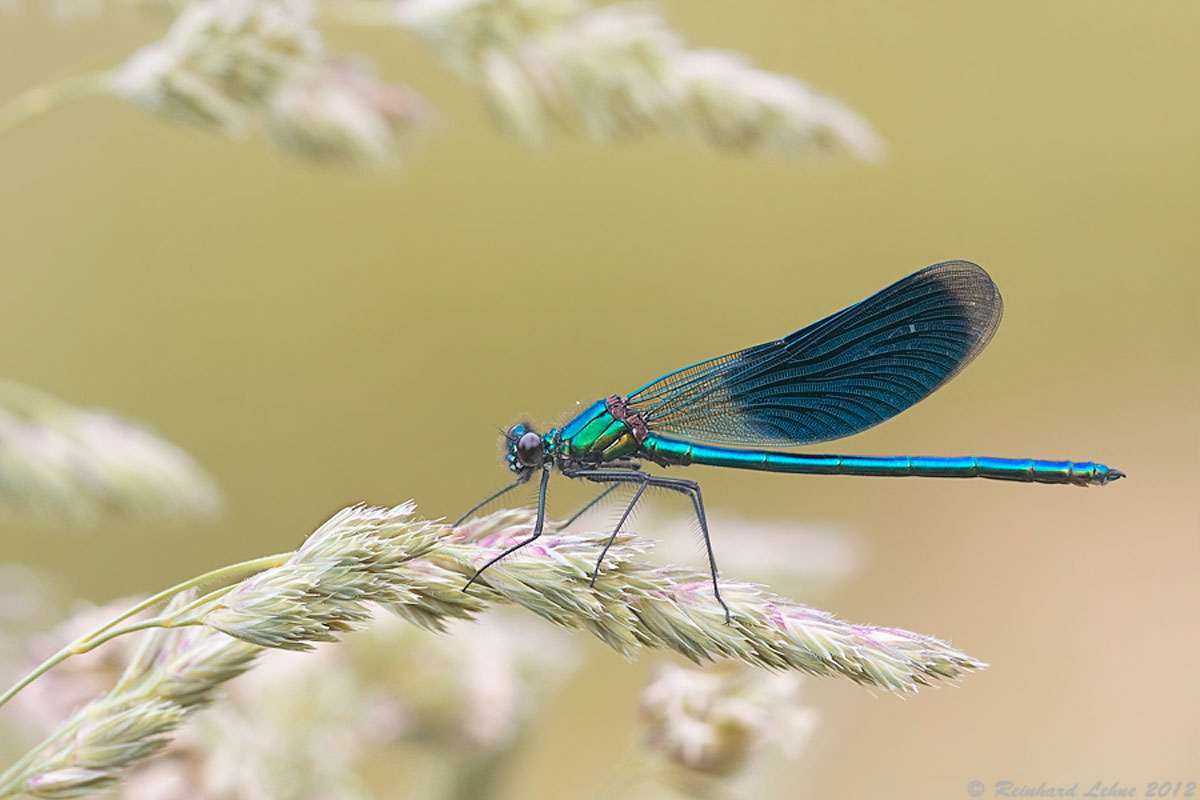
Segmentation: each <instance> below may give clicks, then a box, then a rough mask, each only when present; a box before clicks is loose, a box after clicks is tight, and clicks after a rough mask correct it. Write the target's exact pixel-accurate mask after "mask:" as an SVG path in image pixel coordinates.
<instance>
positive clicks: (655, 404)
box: [629, 261, 1004, 446]
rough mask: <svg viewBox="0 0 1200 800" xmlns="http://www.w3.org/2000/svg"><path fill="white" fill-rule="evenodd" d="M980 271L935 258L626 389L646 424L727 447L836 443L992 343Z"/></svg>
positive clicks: (988, 283)
mask: <svg viewBox="0 0 1200 800" xmlns="http://www.w3.org/2000/svg"><path fill="white" fill-rule="evenodd" d="M1003 308H1004V305H1003V302H1002V300H1001V298H1000V291H999V290H998V289H997V288H996V284H995V283H993V282H992V279H991V278H990V277H989V276H988V274H987V273H986V272H985V271H984V270H983V268H982V267H980V266H978V265H976V264H972V263H970V262H968V261H947V262H944V263H941V264H934V265H933V266H930V267H926V268H925V269H922V270H920V271H919V272H915V273H913V274H912V275H909V276H908V277H907V278H903V279H902V280H899V281H897V282H896V283H894V284H892V285H891V286H889V287H887V288H886V289H883V290H882V291H880V292H878V293H876V294H874V295H872V296H871V297H868V298H867V299H865V300H863V301H861V302H859V303H855V304H854V305H852V306H850V307H849V308H846V309H843V310H841V311H839V312H837V313H836V314H833V315H831V316H829V317H826V318H825V319H823V320H821V321H819V322H815V323H813V324H812V325H809V326H808V327H806V328H802V329H800V330H798V331H796V332H795V333H793V334H791V335H790V336H786V337H784V338H782V339H778V340H776V341H773V342H767V343H765V344H760V345H756V346H754V347H749V348H747V349H745V350H739V351H738V352H736V353H729V354H728V355H724V356H719V357H717V358H713V359H709V360H707V361H701V362H699V363H697V364H693V365H691V366H689V367H684V368H683V369H681V370H677V371H676V372H673V373H671V374H669V375H666V376H664V377H662V378H659V379H658V380H656V381H654V382H653V383H650V384H648V385H646V386H644V387H643V388H641V389H639V390H637V391H636V392H634V393H633V394H631V395H629V404H630V406H631V407H632V408H633V409H635V410H637V411H638V412H640V413H641V415H642V418H643V419H645V421H646V423H647V424H648V425H649V426H650V429H651V430H652V431H655V432H657V433H664V434H668V435H674V436H680V437H683V438H687V439H695V440H697V441H707V442H714V443H722V444H736V445H751V446H756V445H802V444H812V443H814V442H823V441H828V440H830V439H840V438H842V437H845V436H850V435H852V434H855V433H858V432H860V431H864V430H866V429H867V428H870V427H873V426H875V425H878V424H879V423H881V422H883V421H885V420H887V419H890V418H891V417H894V416H895V415H897V414H899V413H900V412H901V411H903V410H904V409H906V408H908V407H910V406H912V405H914V404H916V403H918V402H920V401H921V400H923V399H924V398H925V397H927V396H929V395H930V394H931V393H932V392H933V391H934V390H936V389H937V388H938V387H939V386H941V385H942V384H944V383H945V382H946V381H948V380H950V379H951V378H953V377H954V376H955V375H957V374H958V372H959V371H960V370H961V369H962V368H963V367H965V366H966V365H967V364H969V363H970V362H971V360H972V359H973V358H975V356H977V355H978V354H979V352H980V351H981V350H983V348H984V347H985V346H986V345H987V343H988V341H990V340H991V338H992V334H994V333H995V332H996V327H997V326H998V325H999V324H1000V317H1001V315H1002V313H1003Z"/></svg>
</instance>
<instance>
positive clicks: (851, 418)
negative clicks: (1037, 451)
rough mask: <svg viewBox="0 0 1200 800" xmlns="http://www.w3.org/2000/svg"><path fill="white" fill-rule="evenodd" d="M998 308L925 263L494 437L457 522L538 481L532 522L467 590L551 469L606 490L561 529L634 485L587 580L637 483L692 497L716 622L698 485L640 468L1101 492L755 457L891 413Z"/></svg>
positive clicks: (1008, 462)
mask: <svg viewBox="0 0 1200 800" xmlns="http://www.w3.org/2000/svg"><path fill="white" fill-rule="evenodd" d="M1002 312H1003V303H1002V301H1001V299H1000V292H999V290H998V289H997V288H996V284H995V283H993V282H992V279H991V278H990V277H989V276H988V274H987V273H986V272H985V271H984V270H983V268H981V267H979V266H978V265H976V264H972V263H970V262H967V261H947V262H944V263H941V264H934V265H933V266H930V267H926V268H925V269H922V270H920V271H918V272H915V273H913V274H912V275H909V276H908V277H907V278H904V279H902V280H900V281H897V282H896V283H894V284H892V285H891V286H889V287H887V288H886V289H884V290H882V291H880V292H878V293H876V294H874V295H872V296H870V297H868V298H867V299H865V300H863V301H861V302H859V303H855V304H854V305H852V306H850V307H848V308H845V309H843V310H841V311H839V312H837V313H836V314H832V315H830V316H828V317H826V318H825V319H823V320H821V321H819V322H815V323H813V324H812V325H809V326H808V327H806V328H801V329H800V330H798V331H796V332H795V333H792V334H790V335H788V336H785V337H784V338H782V339H777V340H775V341H773V342H767V343H765V344H760V345H755V346H754V347H748V348H746V349H745V350H739V351H737V352H734V353H729V354H727V355H723V356H718V357H717V358H711V359H708V360H707V361H701V362H698V363H696V364H692V365H691V366H688V367H684V368H682V369H678V370H676V371H674V372H671V373H668V374H666V375H664V376H663V377H661V378H658V379H656V380H654V381H651V382H650V383H648V384H646V385H645V386H643V387H642V388H640V389H637V390H636V391H633V392H631V393H629V394H627V395H619V394H614V395H610V396H609V397H606V398H604V399H603V400H597V401H596V402H595V403H593V404H592V405H590V406H588V407H587V408H586V409H584V410H583V411H582V412H580V413H579V414H577V415H576V416H575V417H574V419H572V420H571V421H570V422H568V423H567V424H566V425H564V426H563V427H562V428H551V429H550V430H548V431H546V432H545V433H538V432H537V431H534V430H533V429H532V428H531V427H530V425H529V424H528V423H523V422H522V423H518V424H516V425H514V426H512V427H511V428H509V429H508V431H507V432H506V433H505V435H504V451H505V459H506V461H507V462H508V467H509V469H510V470H512V472H514V473H515V474H516V480H515V481H514V482H513V483H511V484H509V485H508V486H505V487H504V488H503V489H501V490H500V491H498V492H496V493H494V494H492V495H490V496H489V497H487V498H485V499H484V500H482V501H481V502H479V503H478V504H476V505H475V506H474V507H473V508H471V510H470V511H468V512H467V513H466V514H464V515H463V517H462V519H460V520H459V521H458V522H459V523H461V522H462V521H463V520H465V519H467V518H468V517H470V516H471V515H472V514H474V513H475V512H476V511H478V510H479V509H480V508H482V507H483V506H484V505H486V504H488V503H490V502H491V501H493V500H495V499H496V498H498V497H500V496H501V495H503V494H505V493H506V492H509V491H511V490H512V489H515V488H516V487H518V486H520V485H521V484H523V483H525V482H527V481H528V480H529V479H530V478H531V477H533V476H534V475H540V483H539V486H538V499H537V517H536V521H535V523H534V527H533V531H532V533H531V535H530V536H529V538H527V539H525V540H523V541H520V542H518V543H517V544H515V545H512V546H511V547H509V548H508V549H506V550H504V551H503V552H502V553H500V554H499V555H497V556H496V557H495V558H493V559H491V560H490V561H488V562H487V563H486V564H484V565H483V567H481V568H480V569H479V571H478V572H476V573H475V575H474V576H473V577H472V578H471V580H470V581H468V582H467V586H470V585H471V583H473V582H474V581H475V580H476V578H478V577H479V575H480V574H482V572H483V571H484V570H486V569H487V568H488V567H490V566H491V565H492V564H495V563H496V562H497V561H499V560H500V559H502V558H504V557H505V556H507V555H509V554H511V553H512V552H514V551H515V550H518V549H519V548H521V547H523V546H525V545H527V544H529V543H530V542H532V541H534V540H535V539H537V538H538V537H539V536H541V534H542V530H543V527H544V525H545V519H546V487H547V485H548V484H549V481H550V474H551V473H552V472H553V471H555V470H557V471H558V472H560V473H561V474H563V475H565V476H566V477H568V478H582V479H584V480H588V481H592V482H595V483H599V484H609V485H608V486H607V487H606V488H605V489H604V491H602V492H601V493H600V495H599V496H597V497H596V498H595V499H593V500H592V501H591V502H589V503H588V504H587V505H586V506H584V507H583V508H582V509H580V510H579V512H578V513H576V514H575V515H574V516H572V517H571V518H570V519H568V520H567V521H566V523H565V524H564V527H565V525H569V524H571V522H573V521H574V520H576V519H578V518H579V516H581V515H582V514H583V513H584V512H585V511H587V510H588V509H589V508H591V507H592V506H594V505H595V504H596V503H598V502H599V501H600V500H602V499H603V498H604V497H605V496H607V495H608V494H609V493H611V492H612V491H613V490H614V489H616V488H617V487H618V486H620V485H622V484H631V485H633V486H634V487H635V489H634V493H633V497H632V499H631V500H630V502H629V504H628V505H627V506H626V508H625V510H624V513H623V514H622V515H621V518H620V520H619V521H618V522H617V524H616V527H614V529H613V531H612V535H611V536H610V537H609V539H608V541H607V543H606V544H605V545H604V547H603V549H602V550H601V552H600V554H599V557H598V558H597V560H596V569H595V570H594V571H593V573H592V582H593V583H595V580H596V576H597V575H598V574H599V572H600V566H601V564H602V563H603V561H604V556H605V554H606V553H607V552H608V548H609V546H610V545H611V544H612V543H613V541H614V540H615V538H616V536H617V534H618V533H619V532H620V530H621V526H622V525H624V524H625V521H626V520H627V519H628V518H629V515H630V513H631V512H632V511H633V508H634V506H636V505H637V503H638V501H639V500H640V499H641V498H642V495H643V494H644V493H645V491H646V489H647V488H649V487H651V486H655V487H661V488H664V489H668V490H671V491H674V492H678V493H680V494H683V495H686V496H687V497H688V498H690V500H691V503H692V508H693V510H694V512H695V515H696V519H697V521H698V522H699V523H700V530H701V532H702V533H703V535H704V543H705V546H706V548H707V552H708V563H709V571H710V573H711V575H712V583H713V592H714V593H715V594H716V597H717V601H718V602H719V603H720V604H721V606H722V607H723V608H724V609H725V617H726V620H727V621H728V619H729V608H728V607H727V606H726V605H725V602H724V601H723V600H722V599H721V589H720V586H719V585H718V583H717V565H716V559H715V558H714V556H713V548H712V541H711V539H710V538H709V531H708V522H707V520H706V518H705V514H704V501H703V499H702V497H701V495H700V486H699V484H697V483H696V482H695V481H691V480H687V479H684V478H676V477H667V476H663V475H659V474H654V473H648V472H646V471H644V470H643V469H642V467H643V465H644V464H645V463H646V462H649V463H652V464H657V465H659V466H661V467H673V466H688V465H692V464H703V465H707V466H715V467H733V468H736V469H753V470H765V471H767V472H793V473H804V474H816V475H870V476H879V477H929V478H992V479H997V480H1006V481H1023V482H1026V483H1062V484H1074V485H1076V486H1102V485H1104V484H1106V483H1108V482H1110V481H1114V480H1116V479H1118V478H1122V477H1124V473H1122V472H1121V471H1119V470H1116V469H1113V468H1111V467H1107V466H1105V465H1104V464H1097V463H1095V462H1092V461H1042V460H1035V459H1028V458H1021V459H1014V458H988V457H983V456H958V457H950V458H947V457H934V456H848V455H811V454H800V453H781V452H776V451H773V450H766V449H759V448H762V447H765V446H776V447H794V446H798V445H807V444H814V443H816V442H825V441H830V440H832V439H841V438H843V437H846V436H851V435H853V434H856V433H859V432H860V431H865V430H867V429H868V428H871V427H874V426H875V425H878V424H879V423H881V422H883V421H885V420H887V419H890V418H891V417H894V416H896V415H897V414H899V413H900V412H902V411H904V410H905V409H906V408H908V407H910V406H912V405H914V404H916V403H918V402H920V401H921V400H923V399H924V398H925V397H927V396H928V395H930V394H931V393H932V392H933V391H934V390H935V389H937V388H938V387H940V386H942V385H943V384H944V383H946V382H947V381H948V380H950V379H951V378H953V377H954V376H955V375H957V374H958V372H959V371H960V370H961V369H962V368H963V367H965V366H966V365H967V364H969V363H970V362H971V360H972V359H973V358H975V356H977V355H979V353H980V351H981V350H983V348H984V347H985V346H986V345H987V343H988V342H989V341H990V340H991V338H992V334H994V333H995V332H996V327H997V326H998V325H999V324H1000V317H1001V314H1002ZM722 445H724V446H722ZM464 588H465V587H464Z"/></svg>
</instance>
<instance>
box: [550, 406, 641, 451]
mask: <svg viewBox="0 0 1200 800" xmlns="http://www.w3.org/2000/svg"><path fill="white" fill-rule="evenodd" d="M557 445H558V452H559V454H560V455H562V456H565V457H567V458H570V459H572V460H577V461H583V462H590V463H605V462H608V461H615V460H617V459H620V458H625V457H627V456H631V455H633V454H634V453H636V452H637V450H638V443H637V439H635V438H634V436H633V431H632V430H630V427H629V425H628V424H627V423H626V422H625V421H624V420H619V419H616V418H615V417H613V415H612V414H611V413H610V412H609V410H608V407H607V404H606V403H605V401H604V400H599V401H597V402H595V403H593V404H592V405H590V406H588V407H587V408H586V409H584V410H583V411H582V412H580V413H579V414H578V415H576V417H575V418H574V419H572V420H571V421H570V422H568V423H567V424H566V425H565V426H563V429H562V430H561V431H559V432H558V441H557Z"/></svg>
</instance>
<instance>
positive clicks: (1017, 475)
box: [642, 434, 1125, 486]
mask: <svg viewBox="0 0 1200 800" xmlns="http://www.w3.org/2000/svg"><path fill="white" fill-rule="evenodd" d="M642 450H643V451H644V453H645V455H646V456H647V457H648V458H650V459H652V460H654V461H657V462H658V463H660V464H666V465H671V464H678V465H687V464H704V465H708V466H713V467H732V468H734V469H756V470H763V471H765V472H790V473H797V474H806V475H873V476H878V477H923V478H991V479H993V480H1003V481H1024V482H1026V483H1070V484H1074V485H1076V486H1102V485H1104V484H1106V483H1108V482H1109V481H1113V480H1116V479H1117V478H1123V477H1125V473H1123V472H1121V471H1120V470H1116V469H1112V468H1111V467H1108V466H1105V465H1104V464H1097V463H1095V462H1093V461H1042V460H1038V459H1031V458H989V457H986V456H955V457H948V458H947V457H936V456H842V455H808V454H802V453H777V452H773V451H770V450H743V449H740V448H733V447H714V446H712V445H704V444H694V443H692V442H687V441H683V440H681V439H671V438H668V437H665V436H658V435H657V434H651V435H649V436H647V437H646V438H645V439H644V440H643V441H642Z"/></svg>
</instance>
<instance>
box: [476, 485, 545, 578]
mask: <svg viewBox="0 0 1200 800" xmlns="http://www.w3.org/2000/svg"><path fill="white" fill-rule="evenodd" d="M523 482H524V481H519V482H518V483H523ZM549 483H550V465H549V464H547V465H545V466H544V467H542V482H541V483H540V484H539V485H538V500H537V518H536V519H535V520H534V523H533V535H532V536H530V537H529V538H528V539H525V540H523V541H520V542H517V543H516V544H514V545H513V546H512V547H510V548H508V549H507V550H505V551H504V552H502V553H501V554H500V555H498V556H494V557H492V558H491V559H490V560H488V562H487V563H486V564H484V565H483V566H482V567H480V568H479V569H477V570H475V574H474V575H472V576H471V580H469V581H467V584H466V585H465V586H463V588H462V590H463V591H464V592H465V591H466V590H467V589H470V588H471V584H472V583H474V582H475V581H476V580H478V579H479V576H480V575H482V574H483V571H484V570H486V569H487V568H488V567H490V566H492V565H493V564H495V563H496V562H497V561H500V560H501V559H503V558H505V557H507V556H510V555H512V554H513V553H515V552H517V551H518V550H520V549H521V548H522V547H524V546H525V545H527V544H529V543H530V542H532V541H534V540H535V539H537V538H538V537H539V536H541V535H542V528H544V527H545V525H546V486H547V484H549ZM508 488H509V489H512V488H513V487H512V486H510V487H508ZM505 491H507V489H506V490H505ZM502 493H503V492H502ZM487 502H490V500H489V501H487Z"/></svg>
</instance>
